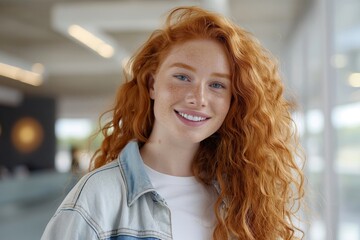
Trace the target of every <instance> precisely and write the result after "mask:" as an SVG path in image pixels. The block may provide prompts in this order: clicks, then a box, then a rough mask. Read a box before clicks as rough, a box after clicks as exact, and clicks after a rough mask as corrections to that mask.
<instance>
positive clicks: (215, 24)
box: [90, 7, 304, 240]
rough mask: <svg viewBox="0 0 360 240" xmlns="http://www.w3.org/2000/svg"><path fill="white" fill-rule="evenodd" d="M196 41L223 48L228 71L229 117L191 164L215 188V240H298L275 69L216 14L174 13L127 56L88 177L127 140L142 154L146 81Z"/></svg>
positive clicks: (299, 181) (289, 132) (296, 192)
mask: <svg viewBox="0 0 360 240" xmlns="http://www.w3.org/2000/svg"><path fill="white" fill-rule="evenodd" d="M195 38H203V39H213V40H215V41H218V42H219V43H221V44H222V45H223V46H224V48H225V50H226V52H227V54H228V57H229V62H230V68H231V85H232V87H231V89H232V99H231V106H230V110H229V112H228V114H227V116H226V119H225V121H224V123H223V125H222V126H221V128H220V129H219V130H218V131H217V132H216V133H215V134H213V135H212V136H210V137H209V138H207V139H205V140H203V141H202V142H201V144H200V148H199V150H198V152H197V154H196V156H195V158H194V161H193V172H194V175H195V176H196V177H197V178H198V179H199V180H200V181H202V182H203V183H204V184H208V185H210V184H212V183H213V182H214V181H216V182H217V184H218V186H219V189H220V192H219V196H218V200H217V202H216V206H215V213H216V216H217V219H218V223H217V226H216V228H215V230H214V233H213V238H214V239H216V240H223V239H247V240H255V239H256V240H265V239H266V240H275V239H276V240H277V239H297V237H296V235H297V232H300V233H302V231H301V230H300V229H298V228H297V227H296V226H295V224H294V223H293V218H294V217H295V214H296V213H297V211H298V210H299V204H298V203H299V200H300V199H301V198H302V197H303V182H304V177H303V173H302V171H301V167H300V166H299V165H298V164H297V159H299V158H298V157H297V156H300V159H302V158H301V154H298V153H299V152H300V151H299V149H300V146H299V144H298V141H297V136H296V131H295V125H294V124H293V120H292V118H291V110H292V104H290V102H289V101H287V100H286V99H285V98H284V96H283V90H284V87H283V84H282V82H281V79H280V76H279V70H278V66H277V62H276V61H275V60H274V59H273V58H272V57H271V55H270V54H269V53H268V51H266V50H265V49H264V48H263V47H262V46H261V45H260V44H259V43H258V41H257V40H256V39H255V38H254V37H253V36H252V35H251V34H250V33H248V32H247V31H245V30H244V29H242V28H240V27H238V26H236V25H235V24H233V23H232V22H231V21H229V20H228V19H226V18H224V17H223V16H221V15H218V14H216V13H211V12H208V11H205V10H203V9H200V8H198V7H180V8H176V9H174V10H172V11H171V12H170V14H169V15H168V17H167V20H166V24H165V26H164V28H163V29H161V30H156V31H155V32H154V33H153V34H152V35H151V36H150V38H149V39H148V40H147V41H146V42H145V44H144V45H143V46H142V47H141V48H140V50H139V51H138V52H137V53H136V54H135V55H134V56H133V58H132V59H131V60H130V64H129V66H130V68H129V69H128V72H126V74H125V78H126V81H125V83H124V84H122V85H121V87H120V88H119V90H118V93H117V98H116V101H115V106H114V108H113V109H112V110H111V113H112V114H113V116H112V119H111V120H110V121H109V122H108V123H106V124H105V125H104V126H103V127H102V128H101V131H102V133H103V135H104V140H103V142H102V145H101V147H100V149H99V150H98V151H97V152H96V154H95V155H94V158H93V159H92V164H91V167H90V169H91V170H93V169H96V168H98V167H100V166H102V165H104V164H106V163H108V162H110V161H113V160H114V159H116V158H117V157H118V155H119V153H120V151H121V150H122V149H123V148H124V147H125V145H126V144H127V143H128V142H129V141H130V140H132V139H136V140H137V141H138V142H139V144H140V146H141V145H143V144H144V143H145V142H146V141H147V139H148V138H149V136H150V133H151V130H152V126H153V123H154V113H153V102H152V100H151V99H150V96H149V83H148V82H149V79H150V78H151V75H152V74H154V73H155V72H156V70H157V69H158V67H159V65H160V64H161V61H162V60H163V59H164V57H165V56H166V54H167V53H168V52H169V50H170V49H171V47H172V46H174V45H175V44H178V43H182V42H184V41H187V40H189V39H195ZM301 238H302V237H301Z"/></svg>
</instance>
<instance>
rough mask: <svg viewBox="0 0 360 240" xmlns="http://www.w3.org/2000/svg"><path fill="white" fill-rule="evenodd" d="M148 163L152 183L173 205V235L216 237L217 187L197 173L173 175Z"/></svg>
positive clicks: (196, 238)
mask: <svg viewBox="0 0 360 240" xmlns="http://www.w3.org/2000/svg"><path fill="white" fill-rule="evenodd" d="M144 165H145V169H146V172H147V174H148V175H149V177H150V180H151V183H152V184H153V186H154V188H155V189H156V191H157V192H158V193H159V194H160V195H161V196H162V197H163V198H164V199H165V201H166V203H167V205H168V207H169V209H170V212H171V224H172V233H173V239H174V240H183V239H189V240H191V239H194V240H209V239H212V234H213V231H214V227H215V224H216V217H215V213H214V204H215V201H216V198H217V196H216V193H215V191H214V189H212V188H210V187H206V186H205V185H203V184H201V183H200V182H198V181H197V180H196V178H195V177H176V176H171V175H167V174H163V173H160V172H157V171H155V170H154V169H152V168H150V167H149V166H147V165H146V164H144Z"/></svg>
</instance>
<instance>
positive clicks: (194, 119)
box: [179, 112, 206, 122]
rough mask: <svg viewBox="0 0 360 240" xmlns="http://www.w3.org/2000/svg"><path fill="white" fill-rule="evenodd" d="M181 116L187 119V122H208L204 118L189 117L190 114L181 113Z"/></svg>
mask: <svg viewBox="0 0 360 240" xmlns="http://www.w3.org/2000/svg"><path fill="white" fill-rule="evenodd" d="M179 114H180V116H182V117H183V118H186V119H187V120H190V121H194V122H200V121H204V120H206V118H204V117H199V116H193V115H189V114H186V113H182V112H179Z"/></svg>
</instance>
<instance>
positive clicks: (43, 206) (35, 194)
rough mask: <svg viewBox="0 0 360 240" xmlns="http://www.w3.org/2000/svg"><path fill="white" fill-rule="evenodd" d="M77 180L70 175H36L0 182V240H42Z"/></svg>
mask: <svg viewBox="0 0 360 240" xmlns="http://www.w3.org/2000/svg"><path fill="white" fill-rule="evenodd" d="M76 180H77V178H76V177H74V176H73V175H71V174H69V173H56V172H46V173H36V174H31V175H29V176H27V177H22V178H20V179H6V180H1V181H0V193H1V195H0V233H1V234H0V240H15V239H16V240H17V239H27V240H39V239H40V237H41V235H42V233H43V231H44V228H45V226H46V224H47V223H48V221H49V220H50V218H51V217H52V215H53V214H54V213H55V211H56V209H57V207H58V206H59V205H60V203H61V201H62V200H63V199H64V197H65V195H66V194H67V193H68V191H69V190H70V189H71V187H72V186H73V185H74V183H75V182H76Z"/></svg>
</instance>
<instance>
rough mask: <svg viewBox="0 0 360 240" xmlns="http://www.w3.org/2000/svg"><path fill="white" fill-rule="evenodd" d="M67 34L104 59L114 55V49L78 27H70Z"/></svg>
mask: <svg viewBox="0 0 360 240" xmlns="http://www.w3.org/2000/svg"><path fill="white" fill-rule="evenodd" d="M68 33H69V34H70V36H72V37H73V38H75V39H76V40H78V41H79V42H81V43H83V44H85V45H86V46H88V47H89V48H91V49H92V50H94V51H95V52H97V53H98V54H99V55H100V56H102V57H104V58H110V57H112V56H113V55H114V48H113V47H112V46H110V45H109V44H107V43H105V42H104V41H103V40H101V39H100V38H98V37H96V36H95V35H94V34H92V33H91V32H89V31H87V30H85V29H84V28H82V27H80V26H79V25H71V26H70V27H69V29H68Z"/></svg>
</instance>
